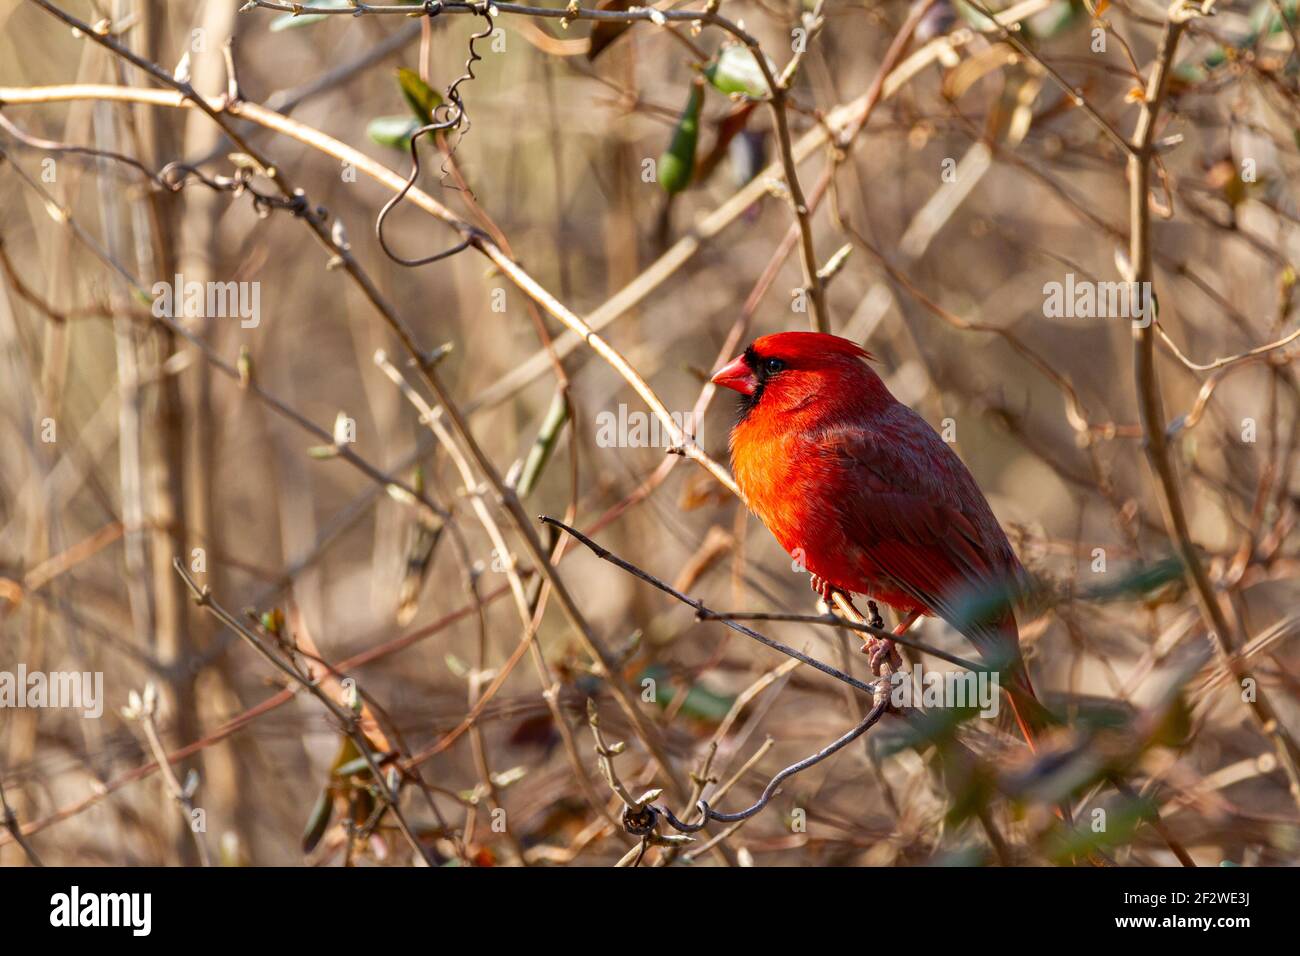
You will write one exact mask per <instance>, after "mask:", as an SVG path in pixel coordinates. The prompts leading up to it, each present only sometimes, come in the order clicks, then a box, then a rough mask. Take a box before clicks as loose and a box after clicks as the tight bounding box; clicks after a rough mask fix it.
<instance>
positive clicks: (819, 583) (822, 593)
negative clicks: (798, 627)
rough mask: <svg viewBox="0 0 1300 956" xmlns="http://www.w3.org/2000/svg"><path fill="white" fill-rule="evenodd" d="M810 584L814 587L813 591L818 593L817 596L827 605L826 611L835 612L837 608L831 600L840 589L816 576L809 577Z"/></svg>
mask: <svg viewBox="0 0 1300 956" xmlns="http://www.w3.org/2000/svg"><path fill="white" fill-rule="evenodd" d="M809 583H810V584H811V585H812V589H813V591H815V592H816V593H817V596H818V597H819V598H821V599H822V603H823V604H825V605H826V609H827V610H828V611H829V610H833V609H834V608H835V603H834V601H832V600H831V598H832V597H833V596H834V594H835V592H836V591H838V590H839V588H837V587H836V586H835V585H833V584H831V582H829V581H827V580H826V579H825V578H823V577H818V576H817V575H815V574H812V575H809Z"/></svg>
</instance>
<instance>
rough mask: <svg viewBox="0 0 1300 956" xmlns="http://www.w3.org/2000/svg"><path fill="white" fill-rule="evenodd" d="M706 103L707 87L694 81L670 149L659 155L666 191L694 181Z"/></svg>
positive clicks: (670, 193)
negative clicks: (701, 120)
mask: <svg viewBox="0 0 1300 956" xmlns="http://www.w3.org/2000/svg"><path fill="white" fill-rule="evenodd" d="M703 103H704V87H703V85H702V84H700V83H699V82H696V83H693V84H691V98H690V99H689V100H688V101H687V102H686V109H684V110H682V115H681V117H680V118H679V119H678V120H677V128H676V129H675V130H673V139H672V142H671V143H669V144H668V151H667V152H665V153H664V154H663V155H662V156H660V157H659V185H660V186H662V187H663V188H664V192H666V193H668V194H669V195H672V194H673V193H679V192H681V191H682V190H683V189H685V188H686V187H687V186H689V185H690V184H691V176H692V175H693V174H694V172H695V145H696V143H697V142H699V138H700V107H701V106H702V105H703Z"/></svg>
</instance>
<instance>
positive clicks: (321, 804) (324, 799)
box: [302, 787, 334, 853]
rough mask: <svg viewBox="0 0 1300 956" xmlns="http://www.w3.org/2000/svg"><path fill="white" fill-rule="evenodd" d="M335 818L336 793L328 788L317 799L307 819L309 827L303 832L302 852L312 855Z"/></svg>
mask: <svg viewBox="0 0 1300 956" xmlns="http://www.w3.org/2000/svg"><path fill="white" fill-rule="evenodd" d="M333 816H334V792H333V791H332V790H330V788H329V787H326V788H325V789H324V790H322V791H321V792H320V796H318V797H317V798H316V805H315V806H313V807H312V808H311V815H310V816H308V817H307V826H306V827H305V828H304V829H303V832H302V852H303V853H310V852H311V851H312V850H314V849H316V844H318V843H320V838H321V837H323V836H324V835H325V831H326V830H327V829H329V825H330V818H331V817H333Z"/></svg>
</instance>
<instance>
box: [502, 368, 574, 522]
mask: <svg viewBox="0 0 1300 956" xmlns="http://www.w3.org/2000/svg"><path fill="white" fill-rule="evenodd" d="M568 420H569V403H568V402H566V401H565V400H564V393H563V392H561V391H557V392H556V393H555V397H554V398H553V399H551V407H550V408H549V409H547V410H546V418H545V419H544V420H543V421H542V427H541V430H540V431H539V432H538V433H537V440H536V441H535V442H533V447H532V448H531V449H529V451H528V458H527V459H526V460H525V461H524V468H523V471H521V472H520V473H519V482H518V484H517V485H516V486H515V492H516V494H518V495H519V497H520V498H521V499H523V498H527V497H528V496H529V494H531V493H532V490H533V489H534V488H535V487H537V479H538V478H540V477H541V475H542V470H543V469H544V468H545V467H546V463H547V462H548V461H550V460H551V452H553V451H555V445H556V443H557V442H558V441H559V440H560V434H561V432H562V431H563V430H564V423H565V422H567V421H568Z"/></svg>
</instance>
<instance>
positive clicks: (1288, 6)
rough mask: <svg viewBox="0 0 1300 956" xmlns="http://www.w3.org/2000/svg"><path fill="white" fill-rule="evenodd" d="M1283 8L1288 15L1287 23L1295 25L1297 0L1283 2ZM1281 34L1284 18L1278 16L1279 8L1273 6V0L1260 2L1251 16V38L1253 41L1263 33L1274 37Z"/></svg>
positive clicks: (1284, 0) (1283, 0)
mask: <svg viewBox="0 0 1300 956" xmlns="http://www.w3.org/2000/svg"><path fill="white" fill-rule="evenodd" d="M1281 6H1282V12H1283V13H1285V14H1286V18H1287V21H1288V22H1290V23H1295V22H1296V0H1282V4H1281ZM1281 32H1282V18H1281V17H1279V16H1278V15H1277V8H1276V7H1274V6H1273V3H1272V0H1260V2H1259V3H1257V4H1256V5H1255V9H1254V10H1252V11H1251V14H1250V36H1251V38H1252V40H1253V39H1254V38H1256V37H1258V36H1259V35H1260V34H1261V33H1266V34H1267V35H1268V36H1272V35H1273V34H1275V33H1281Z"/></svg>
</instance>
